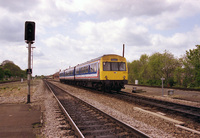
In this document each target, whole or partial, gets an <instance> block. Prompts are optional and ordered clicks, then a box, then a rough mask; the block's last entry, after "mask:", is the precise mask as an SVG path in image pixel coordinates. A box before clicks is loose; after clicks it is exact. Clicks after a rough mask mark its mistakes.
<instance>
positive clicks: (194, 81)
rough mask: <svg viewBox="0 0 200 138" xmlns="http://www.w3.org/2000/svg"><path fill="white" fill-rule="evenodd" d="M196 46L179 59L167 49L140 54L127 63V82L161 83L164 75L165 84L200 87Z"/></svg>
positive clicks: (199, 58) (199, 48)
mask: <svg viewBox="0 0 200 138" xmlns="http://www.w3.org/2000/svg"><path fill="white" fill-rule="evenodd" d="M196 47H197V48H196V49H192V50H191V49H190V50H189V51H186V55H184V56H183V57H182V58H179V59H178V58H175V57H174V55H173V54H171V53H169V52H168V51H164V53H163V54H161V53H158V52H157V53H154V54H152V55H151V56H148V55H146V54H144V55H141V57H140V59H139V60H134V61H133V62H131V63H130V62H129V63H128V68H129V83H134V82H135V80H138V81H139V84H143V85H154V86H155V85H161V77H164V78H165V81H164V85H165V86H169V87H173V86H179V87H187V88H194V87H200V45H196Z"/></svg>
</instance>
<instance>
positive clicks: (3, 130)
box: [0, 104, 41, 138]
mask: <svg viewBox="0 0 200 138" xmlns="http://www.w3.org/2000/svg"><path fill="white" fill-rule="evenodd" d="M40 116H41V111H40V110H39V109H37V108H33V107H31V106H30V105H28V104H0V137H1V138H25V137H26V138H35V137H36V134H35V131H36V129H37V127H38V125H40Z"/></svg>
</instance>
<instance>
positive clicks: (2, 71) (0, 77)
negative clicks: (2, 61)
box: [0, 67, 5, 80]
mask: <svg viewBox="0 0 200 138" xmlns="http://www.w3.org/2000/svg"><path fill="white" fill-rule="evenodd" d="M4 75H5V74H4V70H3V69H2V68H1V67H0V80H3V78H4Z"/></svg>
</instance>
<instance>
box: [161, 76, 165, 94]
mask: <svg viewBox="0 0 200 138" xmlns="http://www.w3.org/2000/svg"><path fill="white" fill-rule="evenodd" d="M161 80H162V96H164V88H163V81H164V80H165V78H163V77H162V78H161Z"/></svg>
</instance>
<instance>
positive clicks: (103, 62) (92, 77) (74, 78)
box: [59, 54, 128, 92]
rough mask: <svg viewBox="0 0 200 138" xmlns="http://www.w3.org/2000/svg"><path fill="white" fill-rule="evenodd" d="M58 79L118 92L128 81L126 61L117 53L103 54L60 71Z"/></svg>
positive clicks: (68, 82)
mask: <svg viewBox="0 0 200 138" xmlns="http://www.w3.org/2000/svg"><path fill="white" fill-rule="evenodd" d="M59 80H60V82H62V83H67V84H74V85H80V86H84V87H92V88H95V89H97V90H102V91H106V92H110V91H117V92H118V91H120V90H121V89H122V88H124V85H125V84H127V83H128V67H127V61H126V58H125V57H122V56H119V55H115V54H107V55H103V56H100V57H98V58H95V59H91V60H89V61H87V62H84V63H81V64H78V65H76V66H74V67H69V68H67V69H65V70H62V71H60V72H59Z"/></svg>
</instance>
